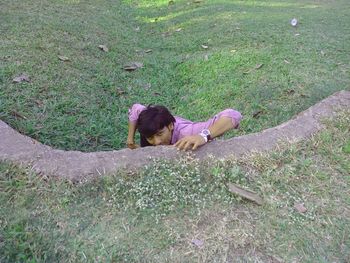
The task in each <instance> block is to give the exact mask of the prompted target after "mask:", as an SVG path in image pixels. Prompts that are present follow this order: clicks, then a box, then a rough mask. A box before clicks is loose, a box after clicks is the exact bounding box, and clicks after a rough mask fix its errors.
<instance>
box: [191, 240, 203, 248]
mask: <svg viewBox="0 0 350 263" xmlns="http://www.w3.org/2000/svg"><path fill="white" fill-rule="evenodd" d="M191 243H192V244H193V245H195V246H197V247H202V246H203V245H204V241H203V240H200V239H192V241H191Z"/></svg>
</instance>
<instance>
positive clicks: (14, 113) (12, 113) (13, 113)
mask: <svg viewBox="0 0 350 263" xmlns="http://www.w3.org/2000/svg"><path fill="white" fill-rule="evenodd" d="M11 115H12V116H13V117H16V118H20V119H23V120H26V119H27V117H26V116H24V115H22V114H20V113H19V112H17V111H14V110H13V111H11Z"/></svg>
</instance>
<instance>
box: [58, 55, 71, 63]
mask: <svg viewBox="0 0 350 263" xmlns="http://www.w3.org/2000/svg"><path fill="white" fill-rule="evenodd" d="M58 58H59V60H61V61H64V62H67V61H70V59H69V58H68V57H65V56H58Z"/></svg>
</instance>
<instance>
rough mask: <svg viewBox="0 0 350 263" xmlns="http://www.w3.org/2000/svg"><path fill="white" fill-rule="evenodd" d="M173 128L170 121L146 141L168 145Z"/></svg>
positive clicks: (155, 144)
mask: <svg viewBox="0 0 350 263" xmlns="http://www.w3.org/2000/svg"><path fill="white" fill-rule="evenodd" d="M173 129H174V124H173V123H170V124H169V125H168V126H165V127H164V128H163V129H161V130H159V131H158V132H157V133H156V134H154V135H153V136H152V137H149V138H147V141H148V142H149V143H150V144H152V145H154V146H157V145H170V143H171V135H172V131H173Z"/></svg>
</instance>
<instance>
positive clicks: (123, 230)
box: [0, 111, 350, 262]
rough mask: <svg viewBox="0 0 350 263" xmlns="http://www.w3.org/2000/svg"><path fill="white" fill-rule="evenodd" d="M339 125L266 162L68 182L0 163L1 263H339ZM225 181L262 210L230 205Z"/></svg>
mask: <svg viewBox="0 0 350 263" xmlns="http://www.w3.org/2000/svg"><path fill="white" fill-rule="evenodd" d="M349 116H350V112H349V111H345V112H342V113H339V115H338V116H337V117H336V118H334V119H333V120H328V121H327V122H326V125H327V128H326V129H325V130H324V131H322V132H321V133H320V134H318V135H316V136H314V137H312V138H311V139H310V140H308V141H306V142H302V143H298V144H294V145H289V144H284V145H281V147H280V148H279V150H276V151H274V152H272V153H270V154H254V155H251V156H247V157H245V158H243V159H240V160H233V159H230V160H226V161H217V160H216V161H215V160H210V161H208V162H206V163H202V164H199V163H198V162H197V161H196V160H193V159H192V158H191V157H186V158H184V159H182V160H180V161H179V162H178V163H173V164H171V163H169V162H164V161H155V162H154V163H153V164H152V165H150V166H148V167H146V168H145V169H144V170H143V171H139V172H137V173H135V172H133V173H131V172H120V173H117V174H115V175H114V176H109V177H102V178H97V179H95V180H93V181H89V182H86V183H79V184H73V183H71V182H68V181H64V180H57V179H54V178H49V179H48V178H43V177H40V176H38V175H35V174H33V173H32V172H31V171H30V170H26V169H20V168H17V167H14V166H13V165H10V164H7V163H0V261H1V262H94V261H98V262H227V261H229V262H230V261H234V262H271V261H274V262H275V261H278V262H348V261H349V259H350V219H349V218H350V211H349V207H350V198H349V197H350V192H349V189H350V176H349V174H350V173H349V172H350V166H349V164H350V155H349V152H348V151H347V148H348V145H349V141H348V138H349V137H350V133H349V132H350V131H349V125H350V119H349ZM228 182H234V183H238V184H240V185H242V186H245V187H248V188H249V189H251V190H254V191H256V192H258V193H259V194H260V195H261V196H263V198H264V205H263V206H257V205H255V204H252V203H249V202H247V201H244V200H241V199H240V198H237V197H236V196H233V195H232V194H230V193H229V192H228V191H227V190H226V184H227V183H228ZM296 203H304V205H305V207H306V208H307V212H306V213H303V214H301V213H298V212H297V211H296V210H295V209H294V208H293V207H294V205H295V204H296ZM194 239H199V240H202V241H203V242H204V243H203V246H202V247H201V248H199V247H196V246H195V245H193V244H192V240H194Z"/></svg>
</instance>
